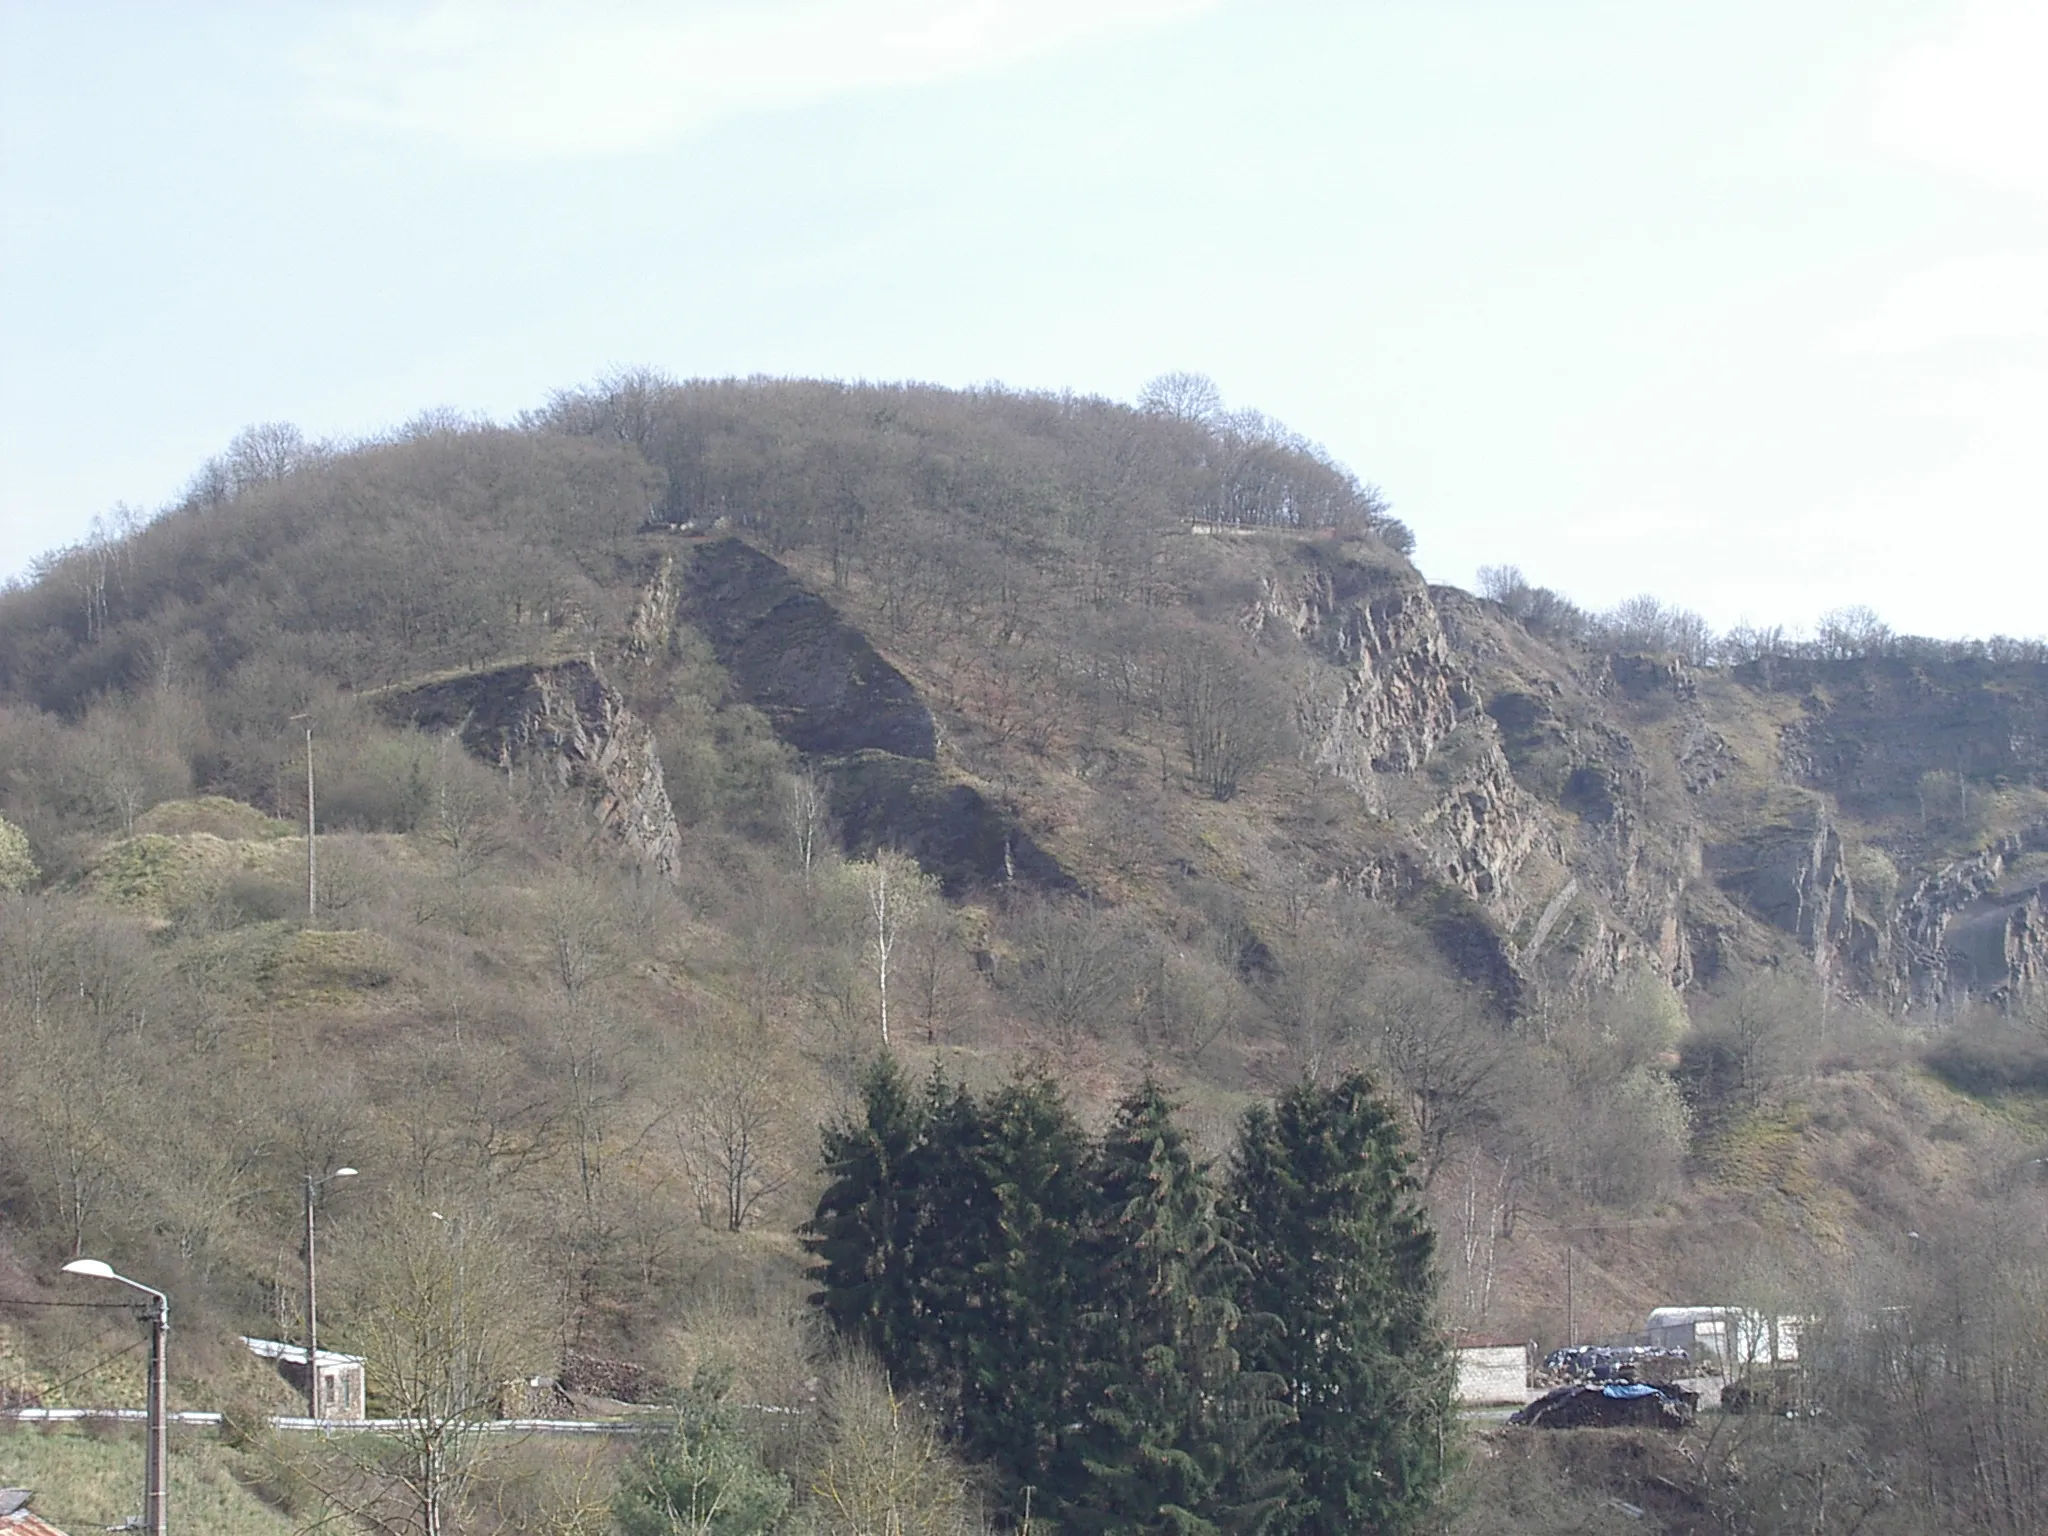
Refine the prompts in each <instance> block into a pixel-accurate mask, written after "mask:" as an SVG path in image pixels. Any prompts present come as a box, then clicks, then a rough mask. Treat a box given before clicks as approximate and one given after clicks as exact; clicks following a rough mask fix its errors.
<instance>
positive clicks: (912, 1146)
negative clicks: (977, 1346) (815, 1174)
mask: <svg viewBox="0 0 2048 1536" xmlns="http://www.w3.org/2000/svg"><path fill="white" fill-rule="evenodd" d="M860 1091H861V1108H862V1112H861V1114H860V1116H859V1117H858V1118H857V1119H853V1120H849V1121H847V1122H845V1123H843V1124H840V1125H836V1126H832V1127H830V1128H828V1129H827V1130H826V1132H825V1134H824V1148H823V1150H824V1162H825V1172H826V1174H827V1176H828V1178H829V1179H830V1183H829V1184H828V1185H827V1186H826V1189H825V1193H824V1194H823V1195H821V1196H819V1197H818V1209H817V1211H816V1212H815V1213H814V1214H813V1215H812V1217H811V1220H810V1222H809V1223H808V1224H807V1225H806V1227H805V1229H804V1246H805V1247H806V1248H808V1249H809V1250H810V1251H811V1253H812V1254H814V1255H815V1256H816V1257H817V1259H818V1260H819V1263H818V1265H817V1267H816V1269H815V1270H814V1271H813V1273H814V1274H815V1275H816V1276H817V1278H818V1280H819V1282H820V1289H819V1290H818V1291H817V1292H816V1293H815V1294H814V1295H813V1296H812V1297H811V1300H812V1301H813V1302H815V1303H816V1304H817V1305H818V1306H819V1307H821V1308H822V1309H823V1310H824V1312H825V1315H826V1316H827V1317H829V1318H830V1319H831V1320H832V1322H833V1324H834V1326H835V1327H836V1328H837V1329H838V1330H839V1332H840V1333H841V1334H843V1335H845V1336H847V1337H849V1338H852V1339H855V1340H858V1341H859V1342H860V1343H861V1344H863V1345H865V1346H866V1347H867V1348H868V1349H870V1350H872V1351H873V1352H874V1355H875V1358H876V1359H878V1360H879V1361H881V1363H882V1365H883V1368H884V1369H886V1370H887V1371H889V1372H890V1374H891V1375H894V1376H914V1375H915V1374H916V1370H917V1367H918V1365H919V1364H920V1363H921V1361H922V1359H923V1358H924V1356H923V1348H924V1344H925V1340H924V1339H923V1337H922V1333H921V1328H920V1317H919V1306H918V1294H917V1275H916V1272H915V1269H914V1262H915V1254H916V1247H917V1229H918V1226H919V1223H920V1221H921V1219H922V1217H923V1214H924V1212H923V1203H922V1200H921V1198H920V1195H919V1191H918V1190H917V1188H916V1187H915V1182H914V1181H915V1178H916V1175H917V1173H918V1168H917V1160H918V1156H919V1153H920V1150H921V1148H922V1145H923V1142H924V1139H925V1128H926V1126H925V1122H926V1118H927V1114H928V1110H927V1107H926V1106H925V1105H923V1104H920V1103H919V1102H918V1101H917V1099H916V1097H915V1096H914V1095H913V1093H912V1092H911V1089H910V1086H909V1084H908V1083H906V1082H905V1081H904V1077H903V1070H902V1068H900V1067H899V1066H897V1064H896V1061H895V1058H894V1057H892V1056H889V1055H887V1054H886V1053H885V1054H883V1055H882V1056H879V1057H877V1058H876V1059H875V1061H874V1063H873V1064H872V1065H871V1066H869V1067H868V1069H867V1070H866V1071H865V1072H864V1073H863V1074H862V1076H861V1082H860Z"/></svg>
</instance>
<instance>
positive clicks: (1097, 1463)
mask: <svg viewBox="0 0 2048 1536" xmlns="http://www.w3.org/2000/svg"><path fill="white" fill-rule="evenodd" d="M1095 1176H1096V1180H1097V1190H1096V1209H1097V1216H1096V1219H1095V1220H1094V1222H1093V1223H1092V1224H1091V1226H1090V1229H1089V1231H1088V1234H1087V1236H1086V1239H1085V1241H1084V1243H1083V1248H1082V1257H1083V1260H1084V1263H1085V1265H1086V1267H1087V1273H1088V1275H1089V1277H1090V1281H1091V1284H1092V1286H1093V1288H1094V1299H1093V1303H1092V1307H1091V1310H1090V1311H1089V1312H1088V1313H1087V1315H1086V1316H1085V1318H1084V1329H1083V1333H1084V1340H1085V1348H1086V1353H1087V1358H1086V1359H1085V1361H1084V1363H1083V1364H1082V1366H1081V1368H1080V1371H1079V1372H1078V1380H1079V1385H1080V1388H1081V1392H1080V1398H1079V1402H1078V1404H1077V1406H1078V1408H1079V1410H1080V1418H1079V1425H1078V1430H1077V1433H1076V1434H1075V1436H1074V1442H1073V1444H1072V1446H1071V1448H1070V1450H1069V1453H1068V1456H1067V1458H1066V1466H1065V1469H1064V1470H1065V1473H1066V1476H1065V1477H1064V1478H1063V1480H1062V1481H1063V1486H1062V1487H1061V1489H1060V1490H1059V1492H1060V1495H1061V1497H1060V1516H1059V1518H1060V1524H1061V1529H1062V1530H1071V1531H1075V1532H1105V1533H1106V1532H1117V1533H1125V1532H1129V1533H1140V1532H1145V1533H1150V1532H1162V1533H1164V1532H1173V1533H1179V1536H1208V1533H1214V1532H1220V1531H1225V1530H1232V1529H1239V1528H1254V1527H1256V1525H1257V1524H1258V1515H1259V1513H1260V1511H1258V1510H1249V1511H1247V1510H1239V1509H1233V1508H1230V1507H1228V1501H1227V1499H1226V1497H1225V1494H1224V1484H1225V1478H1226V1474H1227V1472H1228V1469H1229V1466H1230V1463H1231V1462H1232V1461H1233V1460H1234V1459H1238V1458H1243V1457H1247V1456H1249V1455H1250V1454H1251V1452H1252V1449H1253V1444H1252V1443H1253V1442H1254V1441H1255V1440H1256V1438H1257V1434H1258V1431H1259V1429H1260V1427H1261V1425H1260V1415H1259V1414H1258V1413H1257V1411H1256V1407H1257V1405H1256V1404H1255V1403H1250V1402H1247V1400H1246V1399H1247V1395H1248V1394H1247V1390H1246V1387H1247V1384H1246V1383H1245V1382H1244V1381H1242V1380H1241V1379H1240V1378H1239V1373H1238V1366H1237V1358H1236V1355H1235V1352H1234V1351H1233V1349H1232V1344H1231V1335H1232V1331H1233V1328H1234V1326H1235V1323H1236V1318H1237V1310H1236V1307H1235V1305H1234V1304H1233V1302H1232V1299H1231V1289H1232V1287H1231V1284H1230V1264H1229V1254H1228V1250H1227V1249H1226V1248H1225V1247H1224V1245H1223V1242H1222V1235H1221V1232H1220V1230H1219V1228H1218V1222H1217V1213H1216V1200H1215V1193H1214V1191H1213V1189H1212V1188H1211V1187H1210V1184H1209V1182H1208V1179H1207V1178H1206V1176H1205V1174H1204V1171H1203V1169H1202V1168H1201V1166H1200V1165H1199V1164H1197V1163H1196V1162H1195V1159H1194V1156H1193V1153H1192V1151H1191V1150H1190V1148H1189V1147H1188V1143H1187V1138H1186V1136H1185V1135H1184V1134H1183V1133H1182V1131H1181V1129H1180V1127H1179V1125H1177V1124H1176V1123H1175V1121H1174V1118H1173V1106H1172V1104H1171V1103H1170V1102H1169V1101H1168V1099H1167V1097H1166V1094H1165V1093H1164V1091H1163V1090H1162V1089H1161V1088H1160V1087H1159V1085H1158V1084H1157V1083H1154V1082H1151V1081H1149V1080H1148V1081H1147V1082H1145V1083H1144V1084H1143V1085H1142V1086H1141V1087H1140V1088H1139V1089H1138V1090H1137V1091H1136V1092H1135V1093H1133V1094H1132V1095H1131V1096H1130V1097H1128V1098H1127V1099H1125V1100H1124V1102H1123V1104H1122V1105H1121V1106H1120V1107H1119V1108H1118V1110H1117V1114H1116V1118H1115V1121H1114V1122H1113V1124H1112V1125H1111V1126H1110V1129H1109V1131H1108V1133H1107V1134H1106V1135H1105V1136H1104V1137H1103V1140H1102V1144H1101V1147H1100V1148H1099V1150H1098V1152H1097V1156H1096V1175H1095Z"/></svg>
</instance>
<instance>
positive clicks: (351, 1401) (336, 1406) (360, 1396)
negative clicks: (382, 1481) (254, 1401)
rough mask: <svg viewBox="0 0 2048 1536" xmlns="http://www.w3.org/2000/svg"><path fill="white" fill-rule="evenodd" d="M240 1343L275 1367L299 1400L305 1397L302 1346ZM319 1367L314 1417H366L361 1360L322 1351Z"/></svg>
mask: <svg viewBox="0 0 2048 1536" xmlns="http://www.w3.org/2000/svg"><path fill="white" fill-rule="evenodd" d="M242 1342H243V1343H244V1344H246V1345H248V1346H249V1353H250V1354H252V1355H254V1356H255V1357H256V1358H257V1359H259V1360H268V1361H271V1362H272V1363H274V1364H275V1365H276V1366H277V1373H278V1375H280V1376H282V1377H283V1378H284V1379H285V1380H286V1381H288V1382H290V1383H291V1384H292V1386H293V1387H295V1388H296V1389H297V1390H298V1392H299V1395H300V1396H302V1397H303V1396H304V1395H305V1391H306V1346H305V1345H303V1344H280V1343H279V1342H278V1341H277V1340H276V1339H252V1338H248V1337H246V1336H245V1337H244V1338H243V1340H242ZM319 1367H320V1396H319V1399H318V1401H319V1404H320V1411H319V1412H318V1413H316V1414H314V1415H313V1417H315V1418H317V1419H345V1420H351V1421H353V1420H357V1419H361V1418H365V1417H367V1407H366V1403H365V1399H366V1396H367V1387H366V1384H365V1382H364V1379H363V1357H362V1356H361V1355H338V1354H336V1353H335V1352H334V1351H333V1350H331V1349H323V1350H321V1351H320V1360H319Z"/></svg>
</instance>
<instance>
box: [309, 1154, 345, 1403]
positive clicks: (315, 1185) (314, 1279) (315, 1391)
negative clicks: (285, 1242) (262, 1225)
mask: <svg viewBox="0 0 2048 1536" xmlns="http://www.w3.org/2000/svg"><path fill="white" fill-rule="evenodd" d="M355 1176H356V1170H355V1169H353V1168H337V1169H335V1170H334V1171H333V1172H332V1173H328V1174H324V1175H322V1176H321V1177H320V1178H317V1179H316V1178H314V1177H313V1175H312V1174H310V1173H309V1174H307V1175H306V1417H307V1418H309V1419H316V1420H317V1419H318V1418H319V1417H320V1281H319V1271H318V1268H317V1265H316V1261H315V1257H314V1250H313V1204H314V1201H315V1200H316V1199H317V1198H318V1196H319V1194H320V1191H321V1190H322V1189H323V1188H324V1187H326V1185H327V1184H328V1183H329V1182H330V1181H332V1180H334V1179H352V1178H354V1177H355Z"/></svg>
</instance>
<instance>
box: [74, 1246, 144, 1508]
mask: <svg viewBox="0 0 2048 1536" xmlns="http://www.w3.org/2000/svg"><path fill="white" fill-rule="evenodd" d="M64 1269H65V1272H66V1273H68V1274H73V1275H89V1276H90V1277H92V1278H93V1279H95V1280H113V1281H117V1282H118V1283H120V1284H122V1285H125V1286H127V1287H128V1288H129V1289H131V1290H137V1291H140V1292H142V1294H143V1295H145V1296H147V1297H148V1298H149V1310H148V1312H147V1314H146V1315H147V1316H148V1318H149V1409H148V1419H149V1432H148V1441H149V1446H148V1450H147V1452H146V1453H145V1455H144V1458H143V1476H142V1529H143V1530H144V1531H145V1532H146V1533H147V1536H164V1532H165V1525H164V1506H165V1504H166V1503H167V1502H168V1495H169V1492H170V1454H169V1452H170V1439H169V1435H168V1434H167V1432H166V1429H165V1423H166V1415H165V1412H164V1336H165V1335H166V1334H168V1333H169V1332H170V1331H171V1299H170V1297H168V1296H166V1295H165V1294H164V1293H163V1292H162V1291H160V1290H158V1289H156V1287H154V1286H149V1285H144V1284H143V1283H142V1282H141V1281H139V1280H130V1279H129V1278H128V1277H127V1276H126V1275H117V1274H115V1273H114V1271H113V1269H112V1268H111V1267H109V1266H108V1265H106V1264H104V1263H102V1262H101V1261H100V1260H98V1259H73V1260H72V1261H71V1262H70V1263H69V1264H66V1265H65V1266H64Z"/></svg>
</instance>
